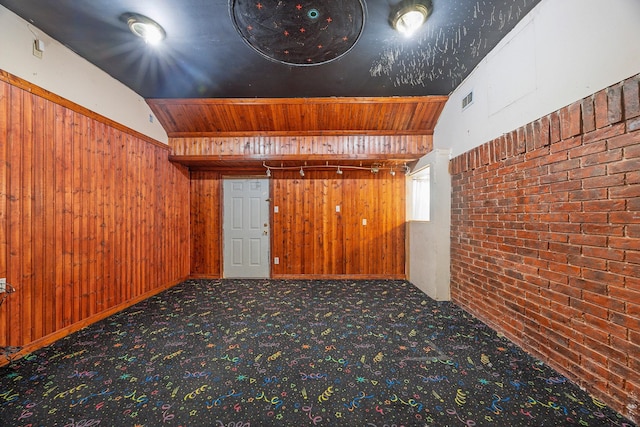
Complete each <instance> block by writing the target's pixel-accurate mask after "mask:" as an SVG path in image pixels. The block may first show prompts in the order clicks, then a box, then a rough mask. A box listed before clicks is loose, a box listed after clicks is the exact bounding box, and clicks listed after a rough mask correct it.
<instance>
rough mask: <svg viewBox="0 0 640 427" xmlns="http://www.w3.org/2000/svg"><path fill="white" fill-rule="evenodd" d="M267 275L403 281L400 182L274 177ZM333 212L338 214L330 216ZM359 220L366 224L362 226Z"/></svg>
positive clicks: (352, 176) (318, 175)
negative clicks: (273, 262)
mask: <svg viewBox="0 0 640 427" xmlns="http://www.w3.org/2000/svg"><path fill="white" fill-rule="evenodd" d="M273 176H274V179H273V185H272V193H273V196H272V198H273V203H274V206H278V213H273V214H272V215H273V232H272V236H273V237H272V258H273V257H279V258H280V264H279V265H273V269H272V271H273V276H274V277H283V276H284V277H286V276H297V275H300V274H304V275H309V276H320V277H321V276H332V275H345V276H349V277H358V276H362V277H385V278H404V277H405V271H404V266H405V258H404V256H405V246H404V245H405V234H404V233H405V228H404V223H405V179H406V178H405V176H404V175H403V174H396V175H395V176H391V175H390V174H389V173H385V172H380V173H378V174H373V173H371V172H370V171H344V173H343V174H342V175H338V174H336V173H335V171H329V172H325V171H320V172H316V171H307V172H306V173H305V176H304V177H300V175H299V173H298V172H297V171H287V172H280V171H276V172H274V173H273ZM336 206H339V207H340V212H336ZM363 220H366V225H363Z"/></svg>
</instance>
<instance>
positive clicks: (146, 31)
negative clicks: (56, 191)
mask: <svg viewBox="0 0 640 427" xmlns="http://www.w3.org/2000/svg"><path fill="white" fill-rule="evenodd" d="M127 25H128V26H129V29H130V30H131V32H132V33H133V34H135V35H136V36H138V37H141V38H142V39H144V41H145V42H147V43H149V44H152V45H155V44H158V43H160V42H161V41H162V40H164V38H165V36H166V33H165V32H164V29H163V28H162V27H161V26H160V24H158V23H157V22H156V21H154V20H153V19H151V18H147V17H146V16H144V15H138V14H135V13H132V14H129V15H127Z"/></svg>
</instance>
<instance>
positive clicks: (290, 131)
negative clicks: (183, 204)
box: [147, 96, 447, 169]
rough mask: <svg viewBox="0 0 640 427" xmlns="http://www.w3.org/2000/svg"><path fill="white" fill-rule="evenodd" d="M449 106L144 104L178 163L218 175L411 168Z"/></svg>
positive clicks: (439, 102)
mask: <svg viewBox="0 0 640 427" xmlns="http://www.w3.org/2000/svg"><path fill="white" fill-rule="evenodd" d="M446 101H447V97H446V96H421V97H390V98H373V97H352V98H345V97H341V98H336V97H332V98H268V99H264V98H261V99H244V98H241V99H210V98H207V99H149V100H147V103H148V104H149V106H150V107H151V109H152V111H153V112H154V114H155V115H156V117H157V118H158V120H159V121H160V123H161V124H162V125H163V127H164V128H165V130H166V131H167V134H168V135H169V138H170V145H171V146H172V149H173V152H174V155H173V156H172V159H173V160H174V161H176V162H179V163H183V164H185V165H187V166H189V167H190V168H192V169H204V168H208V169H220V168H228V167H235V168H240V167H244V168H246V167H249V168H251V167H256V166H260V167H261V166H262V163H263V162H265V161H279V162H280V164H281V165H284V162H289V163H288V164H291V162H292V161H293V162H296V161H297V162H298V163H299V162H300V161H303V160H304V161H306V162H307V163H315V164H320V163H326V162H329V161H331V162H332V163H334V164H345V161H348V160H358V161H359V162H360V163H359V164H372V163H386V164H394V165H397V164H400V163H402V164H406V163H407V162H412V161H415V160H417V159H418V158H419V157H421V156H423V155H425V154H427V153H428V152H429V151H430V150H431V148H432V138H431V136H432V135H433V129H434V127H435V125H436V123H437V120H438V117H439V115H440V113H441V111H442V109H443V108H444V104H445V102H446ZM354 138H357V141H356V142H353V139H354Z"/></svg>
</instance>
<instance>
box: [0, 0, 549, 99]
mask: <svg viewBox="0 0 640 427" xmlns="http://www.w3.org/2000/svg"><path fill="white" fill-rule="evenodd" d="M233 1H234V0H55V1H52V0H0V4H1V5H3V6H5V7H7V8H8V9H10V10H11V11H13V12H14V13H16V14H17V15H19V16H21V17H22V18H24V19H26V20H27V21H29V22H31V23H33V25H34V26H35V27H37V28H40V29H41V30H43V31H44V32H46V33H47V34H48V35H50V36H51V37H53V38H54V39H56V40H58V41H59V42H61V43H63V44H64V45H66V46H68V47H69V48H70V49H71V50H73V51H75V52H76V53H77V54H79V55H80V56H82V57H84V58H86V59H87V60H88V61H90V62H92V63H93V64H95V65H97V66H98V67H99V68H101V69H103V70H104V71H105V72H107V73H108V74H110V75H111V76H113V77H114V78H116V79H117V80H119V81H121V82H122V83H124V84H125V85H127V86H128V87H130V88H131V89H133V90H134V91H136V92H137V93H138V94H140V95H141V96H143V97H144V98H253V97H260V98H298V97H328V96H340V97H352V96H353V97H362V96H371V97H388V96H426V95H447V94H449V93H450V92H451V91H452V90H453V89H455V88H456V86H458V85H459V84H460V83H461V82H462V81H463V80H464V78H465V77H466V76H467V75H468V74H469V73H470V72H471V70H473V68H474V67H475V66H476V65H477V64H478V63H479V62H480V60H482V58H483V57H484V56H485V55H486V54H487V53H488V52H489V51H490V50H491V49H492V48H493V47H494V46H495V45H496V44H497V43H498V41H500V39H501V38H502V37H504V36H505V35H506V34H507V33H508V32H509V31H510V30H511V29H512V28H513V27H514V26H515V24H516V23H517V22H518V21H519V20H520V19H521V18H522V17H523V16H524V15H526V14H527V13H528V12H529V11H530V10H531V9H532V8H533V7H534V6H535V5H536V4H537V3H539V1H540V0H433V13H432V14H431V16H430V17H429V20H428V22H427V24H426V25H425V26H424V27H423V28H422V29H421V30H419V32H418V33H416V34H414V36H413V37H412V38H411V39H406V38H404V37H403V36H401V35H400V34H398V33H397V32H396V31H395V30H393V29H392V28H391V26H390V24H389V14H390V10H391V8H392V7H393V6H394V5H395V4H397V3H398V0H362V1H363V8H364V26H363V28H362V32H361V34H360V35H359V39H358V41H357V42H356V43H355V45H354V46H353V47H352V48H350V49H349V50H348V51H346V53H344V54H343V55H342V56H339V57H337V58H336V59H335V60H331V61H328V62H325V63H322V64H317V65H305V66H299V65H287V64H284V63H281V62H277V61H273V60H271V59H268V58H266V57H265V56H264V55H263V54H260V53H258V52H257V51H255V50H254V49H252V48H251V47H249V45H248V44H247V43H246V42H245V41H244V40H243V38H242V36H241V35H240V33H239V32H238V31H237V30H236V28H235V27H234V25H233V18H232V13H231V9H230V3H233ZM324 1H328V0H324ZM324 1H322V0H317V6H316V7H315V9H317V10H318V11H320V12H319V13H323V12H324V10H323V3H324ZM244 3H246V1H245V2H244ZM255 3H256V5H258V4H260V5H261V7H262V6H263V5H264V6H273V7H275V5H276V4H278V5H281V4H283V3H291V4H292V5H304V7H313V4H314V2H313V1H308V0H306V1H302V0H298V1H296V0H294V1H291V2H289V1H288V0H255ZM334 10H335V9H334ZM128 12H133V13H138V14H142V15H146V16H148V17H150V18H152V19H154V20H155V21H157V22H158V23H160V24H161V25H162V26H163V27H164V29H165V31H166V34H167V37H166V40H165V41H164V42H163V43H162V45H161V46H159V47H156V48H152V47H151V46H147V45H145V43H144V42H143V41H142V40H141V39H139V38H137V37H135V36H134V35H133V34H132V33H131V32H129V29H128V27H127V24H126V22H124V21H123V20H122V18H121V17H122V16H123V15H124V14H126V13H128ZM47 54H51V53H49V52H45V55H47Z"/></svg>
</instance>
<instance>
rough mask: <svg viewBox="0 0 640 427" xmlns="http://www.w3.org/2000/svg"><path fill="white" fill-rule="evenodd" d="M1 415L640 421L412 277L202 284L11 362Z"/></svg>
mask: <svg viewBox="0 0 640 427" xmlns="http://www.w3.org/2000/svg"><path fill="white" fill-rule="evenodd" d="M0 425H2V426H65V427H67V426H69V427H72V426H73V427H91V426H97V425H101V426H219V427H223V426H224V427H250V426H312V425H317V426H367V427H369V426H370V427H373V426H378V427H382V426H389V427H391V426H396V427H399V426H466V427H473V426H498V427H504V426H514V427H515V426H564V425H582V426H631V425H633V424H632V423H630V422H629V421H628V420H625V419H624V418H622V417H621V416H620V415H618V414H616V413H615V412H613V411H612V410H610V409H609V408H607V407H606V406H605V405H604V404H603V403H602V402H600V401H599V400H597V399H594V398H592V397H590V396H589V395H588V394H587V393H585V392H583V391H581V390H580V389H578V388H577V387H576V386H575V385H573V384H571V383H570V382H569V381H568V380H567V379H566V378H564V377H562V376H561V375H559V374H558V373H557V372H554V371H553V370H552V369H550V368H549V367H547V366H545V365H544V364H542V363H541V362H539V361H537V360H535V359H533V358H531V357H529V356H528V355H527V354H525V353H524V352H523V351H521V350H520V349H519V348H518V347H516V346H515V345H514V344H512V343H510V342H509V341H508V340H506V339H505V338H503V337H500V336H499V335H497V334H496V333H495V332H493V331H492V330H491V329H490V328H488V327H487V326H486V325H484V324H483V323H481V322H479V321H478V320H476V319H475V318H473V317H472V316H470V315H469V314H468V313H466V312H464V311H463V310H461V309H460V308H458V307H457V306H456V305H454V304H451V303H443V302H435V301H433V300H431V299H429V298H428V297H426V296H425V295H424V294H422V293H421V292H420V291H419V290H418V289H416V288H415V287H414V286H413V285H411V284H409V283H407V282H404V281H278V280H270V281H266V280H189V281H186V282H184V283H182V284H180V285H178V286H176V287H174V288H172V289H170V290H168V291H165V292H163V293H161V294H159V295H157V296H155V297H152V298H150V299H148V300H146V301H144V302H142V303H139V304H137V305H135V306H133V307H131V308H129V309H127V310H125V311H123V312H121V313H119V314H117V315H114V316H112V317H110V318H108V319H106V320H104V321H101V322H98V323H96V324H94V325H92V326H90V327H88V328H86V329H83V330H81V331H79V332H78V333H75V334H73V335H71V336H69V337H67V338H65V339H62V340H60V341H58V342H56V343H55V344H54V345H51V346H49V347H46V348H43V349H41V350H39V351H37V352H35V353H33V354H31V355H29V356H27V357H25V358H23V359H20V360H18V361H16V362H14V363H13V364H12V365H11V366H10V367H4V368H1V369H0Z"/></svg>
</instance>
